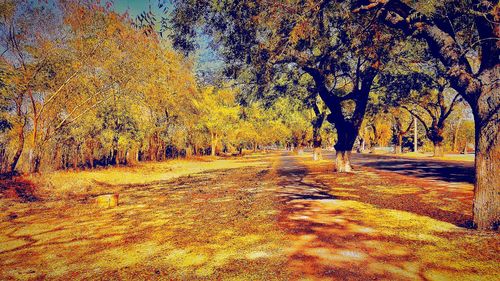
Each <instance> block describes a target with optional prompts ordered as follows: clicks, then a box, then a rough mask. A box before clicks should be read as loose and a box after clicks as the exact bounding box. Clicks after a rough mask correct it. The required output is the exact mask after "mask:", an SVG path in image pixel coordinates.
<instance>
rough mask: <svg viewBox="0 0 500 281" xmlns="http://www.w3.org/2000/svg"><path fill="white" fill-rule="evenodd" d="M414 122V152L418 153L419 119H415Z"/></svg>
mask: <svg viewBox="0 0 500 281" xmlns="http://www.w3.org/2000/svg"><path fill="white" fill-rule="evenodd" d="M413 120H414V122H413V123H414V129H415V130H414V132H413V151H414V152H417V151H418V144H417V142H418V139H417V117H413Z"/></svg>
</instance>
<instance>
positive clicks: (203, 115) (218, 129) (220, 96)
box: [194, 86, 239, 156]
mask: <svg viewBox="0 0 500 281" xmlns="http://www.w3.org/2000/svg"><path fill="white" fill-rule="evenodd" d="M235 91H236V90H235V89H233V88H231V87H229V86H227V87H226V88H222V89H218V88H216V87H214V86H208V87H206V88H204V89H203V90H202V94H201V98H200V99H199V100H196V101H194V102H195V106H196V108H197V110H198V112H199V123H198V124H199V126H201V127H202V128H203V129H204V130H206V131H207V132H208V134H209V136H210V154H211V155H212V156H215V154H216V152H217V149H218V145H219V143H220V142H221V141H222V140H224V139H225V138H226V137H227V135H228V134H229V132H230V131H231V130H232V129H233V128H234V124H236V122H237V121H238V111H239V108H238V105H237V104H236V103H235Z"/></svg>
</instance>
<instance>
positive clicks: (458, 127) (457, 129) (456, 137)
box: [452, 118, 462, 152]
mask: <svg viewBox="0 0 500 281" xmlns="http://www.w3.org/2000/svg"><path fill="white" fill-rule="evenodd" d="M460 125H462V118H460V119H458V124H457V126H456V127H455V132H454V134H453V149H452V150H453V152H458V147H457V143H458V132H459V131H460Z"/></svg>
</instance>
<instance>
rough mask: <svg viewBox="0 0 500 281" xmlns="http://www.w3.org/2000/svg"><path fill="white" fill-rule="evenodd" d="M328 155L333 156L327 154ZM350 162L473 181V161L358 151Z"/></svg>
mask: <svg viewBox="0 0 500 281" xmlns="http://www.w3.org/2000/svg"><path fill="white" fill-rule="evenodd" d="M329 157H333V156H332V155H329ZM332 159H333V158H332ZM352 162H353V164H354V165H359V166H363V167H370V168H374V169H377V170H384V171H391V172H396V173H398V174H402V175H406V176H412V177H419V178H429V179H436V180H441V181H446V182H466V183H474V163H467V162H449V161H440V160H431V159H425V160H422V159H408V158H399V157H397V158H396V157H391V156H387V155H373V154H358V153H353V154H352Z"/></svg>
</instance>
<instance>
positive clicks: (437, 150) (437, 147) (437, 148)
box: [433, 142, 444, 157]
mask: <svg viewBox="0 0 500 281" xmlns="http://www.w3.org/2000/svg"><path fill="white" fill-rule="evenodd" d="M433 144H434V154H433V157H443V156H444V151H443V143H442V142H434V143H433Z"/></svg>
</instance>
